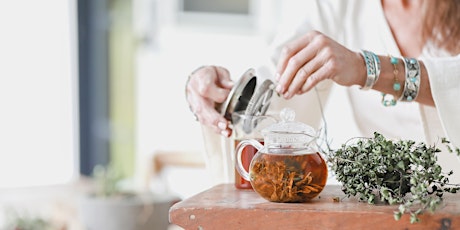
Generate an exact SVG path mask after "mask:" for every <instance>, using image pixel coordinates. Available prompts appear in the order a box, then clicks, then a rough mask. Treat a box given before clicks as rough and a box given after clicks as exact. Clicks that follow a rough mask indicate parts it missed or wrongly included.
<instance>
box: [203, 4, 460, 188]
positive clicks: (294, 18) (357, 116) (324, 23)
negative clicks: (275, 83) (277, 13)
mask: <svg viewBox="0 0 460 230" xmlns="http://www.w3.org/2000/svg"><path fill="white" fill-rule="evenodd" d="M283 7H285V8H283V9H281V10H282V12H283V13H284V18H287V20H285V21H283V22H281V23H280V26H279V30H278V31H279V33H278V35H277V36H276V37H275V38H274V41H273V45H272V46H271V48H272V51H273V52H272V53H273V56H272V61H273V62H274V63H276V60H277V58H278V54H279V51H280V49H281V47H282V46H283V44H285V43H286V42H287V41H289V40H291V39H293V38H294V37H296V36H301V35H304V34H305V33H307V32H308V31H310V30H313V29H314V30H318V31H320V32H322V33H324V34H326V35H327V36H329V37H331V38H333V39H334V40H336V41H338V42H339V43H341V44H342V45H344V46H345V47H347V48H349V49H351V50H354V51H359V50H360V49H365V50H369V51H372V52H374V53H376V54H381V55H387V54H391V55H393V56H401V53H400V51H399V49H398V47H397V45H396V42H395V39H394V37H393V35H392V33H391V31H390V27H389V25H388V23H387V21H386V19H385V16H384V13H383V9H382V5H381V2H380V0H308V1H296V0H286V1H283ZM282 15H283V14H282ZM439 56H446V55H445V54H443V53H442V52H433V50H430V49H428V48H425V50H424V52H423V54H422V55H421V56H420V57H417V58H418V59H421V60H423V62H424V64H425V66H426V68H427V70H428V74H429V78H430V83H431V90H432V94H433V99H434V101H435V104H436V108H434V107H429V106H424V105H420V104H418V103H415V102H412V103H410V102H398V103H397V105H396V106H393V107H385V106H383V105H382V104H381V99H382V98H381V93H380V92H378V91H374V90H366V91H364V90H360V89H359V87H348V88H347V89H346V92H347V95H348V97H349V101H350V106H351V107H352V111H353V116H354V121H343V122H355V123H356V124H357V127H358V128H359V131H360V132H361V134H362V136H368V137H371V136H373V133H374V132H375V131H377V132H379V133H381V134H383V135H384V136H385V137H387V138H393V139H411V140H414V141H424V142H426V143H427V144H429V145H433V144H436V146H438V147H439V148H440V149H443V148H444V146H443V144H441V141H440V138H441V137H447V138H448V139H449V140H450V141H451V142H452V143H453V144H455V145H456V146H459V147H460V75H459V74H460V56H456V57H444V58H440V57H439ZM271 64H273V63H271ZM270 68H274V66H273V65H272V66H270ZM272 70H273V69H272ZM334 85H335V84H334V83H333V82H331V81H324V82H322V83H320V84H319V85H318V86H317V87H316V88H317V92H318V93H319V94H318V95H319V96H320V99H321V102H322V104H323V106H325V105H326V104H327V99H328V97H329V95H330V92H331V88H332V86H334ZM336 86H337V85H336ZM337 87H341V86H337ZM316 95H317V94H316V92H314V90H312V91H310V92H308V93H306V94H303V95H299V96H295V97H294V98H292V99H290V100H284V99H283V98H279V97H275V98H274V99H273V100H272V104H271V106H270V110H274V111H280V109H281V108H284V107H290V108H292V109H294V110H295V112H296V120H297V121H300V122H303V123H306V124H310V125H312V126H316V127H317V128H318V127H319V125H320V123H321V110H320V105H319V104H318V97H317V96H316ZM337 116H340V114H337ZM203 134H204V139H205V144H206V149H207V157H208V158H207V160H208V166H209V167H210V168H212V169H211V171H213V173H214V174H216V175H214V176H217V177H220V178H224V180H223V182H225V181H226V180H228V176H229V175H230V174H231V173H232V169H231V168H226V169H227V170H225V171H226V172H221V171H222V169H223V168H225V167H228V163H229V162H231V161H232V159H231V158H232V157H231V155H232V153H228V151H229V149H231V147H222V143H225V144H226V145H228V146H231V145H232V143H228V142H229V140H228V139H227V140H225V139H224V138H219V137H217V136H218V135H217V134H213V133H212V131H211V130H210V129H208V128H207V127H203ZM352 137H353V136H350V138H352ZM221 150H222V151H221ZM226 152H227V153H226ZM438 161H439V163H440V165H441V166H442V168H443V169H444V171H446V172H447V170H451V169H452V170H454V175H453V176H452V177H451V178H450V179H451V180H450V181H451V182H456V183H460V163H459V161H458V159H457V157H456V156H455V154H450V153H447V152H446V151H443V152H441V153H439V155H438ZM216 172H218V173H216ZM219 173H224V174H226V175H224V176H222V175H217V174H219ZM230 180H231V176H230ZM220 182H222V180H221V181H220Z"/></svg>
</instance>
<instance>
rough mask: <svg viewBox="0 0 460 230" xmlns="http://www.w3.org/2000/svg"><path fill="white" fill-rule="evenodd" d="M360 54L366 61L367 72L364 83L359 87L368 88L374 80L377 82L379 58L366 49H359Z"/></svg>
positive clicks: (372, 84)
mask: <svg viewBox="0 0 460 230" xmlns="http://www.w3.org/2000/svg"><path fill="white" fill-rule="evenodd" d="M361 55H362V56H363V58H364V62H365V63H366V73H367V78H366V83H365V84H364V86H363V87H361V89H362V90H369V89H371V88H372V87H373V86H374V84H375V82H377V79H378V78H379V74H380V60H379V58H378V57H377V55H375V54H374V53H372V52H369V51H367V50H361Z"/></svg>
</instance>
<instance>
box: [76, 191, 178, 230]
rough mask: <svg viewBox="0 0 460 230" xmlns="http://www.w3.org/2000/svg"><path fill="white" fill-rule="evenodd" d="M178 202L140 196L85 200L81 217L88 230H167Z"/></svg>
mask: <svg viewBox="0 0 460 230" xmlns="http://www.w3.org/2000/svg"><path fill="white" fill-rule="evenodd" d="M176 201H177V198H174V197H169V196H164V195H152V194H148V195H136V196H128V197H112V198H101V197H95V196H89V195H88V196H84V197H82V199H81V200H80V204H79V215H80V220H81V223H82V225H83V227H84V228H85V230H166V229H168V226H169V219H168V215H169V208H170V207H171V205H172V204H173V203H174V202H176Z"/></svg>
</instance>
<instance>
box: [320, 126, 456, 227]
mask: <svg viewBox="0 0 460 230" xmlns="http://www.w3.org/2000/svg"><path fill="white" fill-rule="evenodd" d="M442 143H444V144H446V145H447V148H448V150H449V151H450V152H454V151H455V152H456V153H457V154H458V155H460V150H459V149H458V148H453V147H451V146H450V145H449V144H450V143H449V142H448V141H447V140H445V139H443V140H442ZM437 152H440V149H438V148H436V147H435V146H427V145H426V144H424V143H416V142H414V141H412V140H398V141H395V140H389V139H386V138H385V137H384V136H383V135H381V134H379V133H377V132H375V133H374V137H373V138H354V139H352V140H350V141H349V142H347V143H345V144H343V145H342V146H341V148H339V149H337V150H330V151H328V163H329V165H330V167H331V170H332V171H333V173H334V174H335V175H336V177H337V180H338V181H340V182H341V183H342V186H343V187H342V190H343V192H344V193H345V194H346V196H348V197H349V196H356V197H358V198H359V199H360V200H361V201H366V202H368V203H370V204H374V203H376V202H377V201H378V200H380V201H381V202H385V203H388V204H399V208H398V210H397V211H395V214H394V217H395V219H396V220H399V219H400V218H401V216H402V215H403V214H405V213H409V214H410V221H411V223H415V222H419V221H420V220H419V218H418V215H419V214H421V213H423V212H424V211H426V210H429V211H431V212H434V211H435V210H436V208H438V207H439V206H440V204H441V202H442V196H443V194H444V193H445V192H449V193H456V192H457V191H458V190H459V189H460V186H459V185H453V184H449V179H448V178H447V176H448V175H451V174H452V173H453V172H452V171H450V172H447V173H445V172H443V171H442V168H441V166H440V165H438V164H437V157H436V153H437Z"/></svg>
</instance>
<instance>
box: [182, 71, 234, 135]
mask: <svg viewBox="0 0 460 230" xmlns="http://www.w3.org/2000/svg"><path fill="white" fill-rule="evenodd" d="M232 87H233V82H232V81H231V78H230V74H229V72H228V71H227V70H226V69H224V68H222V67H216V66H206V67H203V68H200V69H199V70H197V71H195V72H194V73H193V74H192V75H191V76H190V79H189V81H188V84H187V86H186V90H187V101H188V103H189V105H190V109H191V110H192V112H193V113H194V114H195V116H196V117H197V119H198V121H199V122H200V123H201V124H203V125H206V126H209V127H211V129H213V130H214V132H216V133H220V134H222V135H224V136H227V137H228V136H230V134H231V130H230V128H229V122H228V121H227V120H226V119H225V118H224V117H223V116H222V115H221V114H220V112H219V111H217V110H216V109H215V107H216V103H223V102H224V101H225V99H226V98H227V96H228V94H229V93H230V90H231V88H232Z"/></svg>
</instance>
